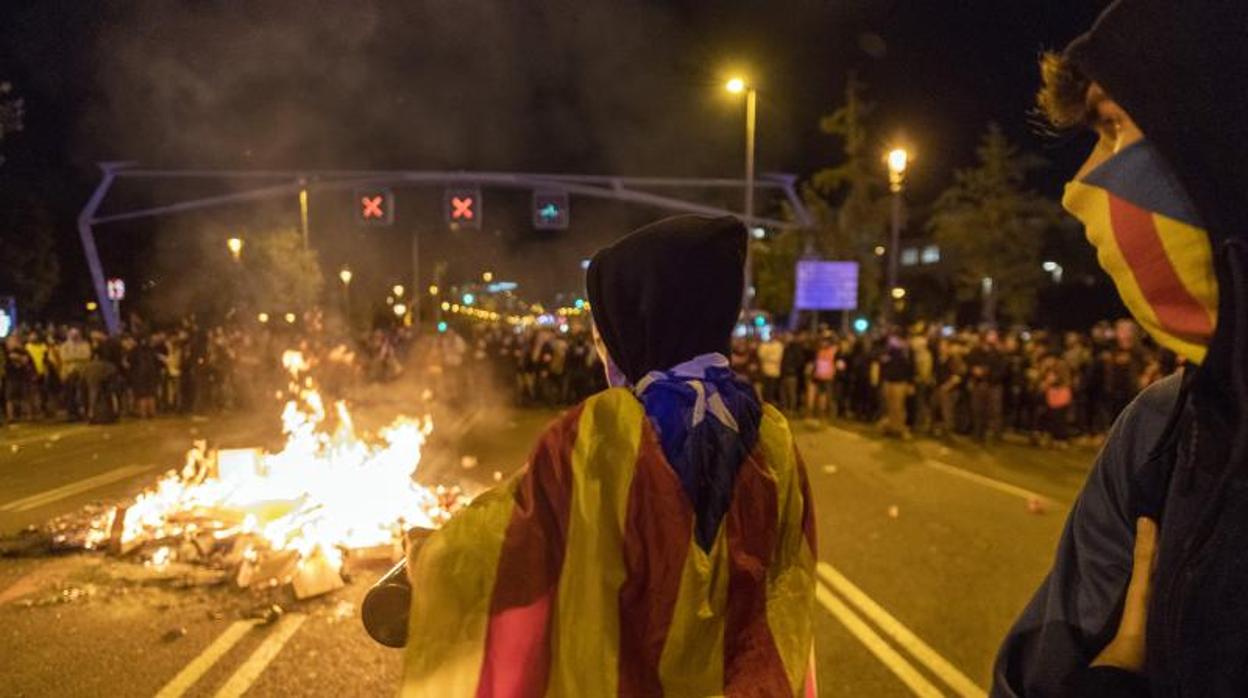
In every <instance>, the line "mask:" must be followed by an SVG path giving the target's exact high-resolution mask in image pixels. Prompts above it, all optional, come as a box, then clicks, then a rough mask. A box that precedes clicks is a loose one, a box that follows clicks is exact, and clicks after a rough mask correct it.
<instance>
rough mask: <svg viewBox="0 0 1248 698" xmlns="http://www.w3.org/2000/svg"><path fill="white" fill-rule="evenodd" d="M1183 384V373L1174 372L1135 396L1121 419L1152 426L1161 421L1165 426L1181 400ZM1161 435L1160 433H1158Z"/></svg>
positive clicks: (1139, 424) (1132, 423)
mask: <svg viewBox="0 0 1248 698" xmlns="http://www.w3.org/2000/svg"><path fill="white" fill-rule="evenodd" d="M1182 385H1183V374H1182V373H1173V374H1171V375H1169V376H1166V377H1165V378H1162V379H1161V380H1159V381H1157V382H1156V383H1153V384H1152V385H1150V386H1148V387H1147V388H1145V389H1144V390H1142V391H1140V394H1139V395H1137V396H1135V399H1134V400H1132V401H1131V403H1130V404H1129V405H1127V408H1126V409H1125V410H1123V413H1122V416H1121V417H1120V419H1121V420H1122V421H1127V422H1131V425H1132V426H1134V427H1137V428H1138V427H1140V426H1144V427H1151V426H1153V425H1154V424H1157V423H1160V424H1159V426H1165V423H1166V421H1167V420H1169V418H1170V414H1171V413H1172V412H1174V408H1175V405H1176V404H1177V403H1178V401H1179V392H1180V388H1181V387H1182ZM1158 435H1160V434H1158Z"/></svg>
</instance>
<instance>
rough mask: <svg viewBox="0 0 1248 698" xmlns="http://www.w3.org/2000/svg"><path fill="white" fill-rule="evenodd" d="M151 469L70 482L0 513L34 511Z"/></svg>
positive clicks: (138, 468) (124, 470) (145, 467)
mask: <svg viewBox="0 0 1248 698" xmlns="http://www.w3.org/2000/svg"><path fill="white" fill-rule="evenodd" d="M152 467H153V466H150V465H126V466H122V467H120V468H116V469H114V470H109V471H108V472H104V473H100V474H99V475H94V476H92V477H89V478H86V479H83V480H79V481H77V482H71V483H69V484H68V485H62V486H60V487H57V488H54V489H50V490H47V491H46V492H40V493H38V494H33V495H31V496H29V497H24V498H22V499H15V500H13V501H11V502H8V503H6V504H4V505H0V511H12V512H22V511H29V510H31V509H36V508H38V507H41V506H45V505H47V504H51V503H53V502H56V501H60V500H62V499H66V498H69V497H73V496H75V495H79V494H82V493H83V492H90V491H91V490H93V489H95V488H97V487H103V486H104V485H109V484H112V483H114V482H117V481H119V480H125V479H126V478H129V477H133V476H135V475H138V474H140V473H144V472H147V471H148V470H151V469H152Z"/></svg>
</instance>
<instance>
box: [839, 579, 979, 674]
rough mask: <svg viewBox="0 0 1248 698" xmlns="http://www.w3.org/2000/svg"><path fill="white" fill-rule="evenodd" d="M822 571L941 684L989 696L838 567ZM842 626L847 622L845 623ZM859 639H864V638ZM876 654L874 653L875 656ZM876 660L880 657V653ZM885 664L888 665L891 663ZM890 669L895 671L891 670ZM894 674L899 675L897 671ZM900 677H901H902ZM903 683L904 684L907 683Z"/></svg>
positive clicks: (862, 611)
mask: <svg viewBox="0 0 1248 698" xmlns="http://www.w3.org/2000/svg"><path fill="white" fill-rule="evenodd" d="M818 569H819V576H820V577H822V578H823V581H824V582H826V583H827V584H828V585H829V586H831V587H832V588H833V589H835V590H836V591H837V592H838V593H839V594H841V595H842V596H844V597H845V599H846V600H848V601H849V602H850V603H851V604H853V605H854V606H855V607H857V608H858V610H859V611H860V612H861V613H862V614H863V615H865V616H867V617H868V618H870V619H871V620H872V621H874V622H875V624H876V625H878V626H879V627H880V630H882V631H884V634H885V635H888V636H889V637H891V638H892V639H893V641H895V642H896V643H897V644H898V645H900V646H901V647H902V649H904V650H906V652H909V653H910V655H911V656H912V657H914V658H915V659H917V660H919V661H920V662H922V664H923V665H924V666H926V667H927V668H928V669H929V670H930V671H931V672H932V673H933V674H935V675H936V676H938V677H940V680H941V681H944V682H945V683H946V684H948V685H949V687H950V688H952V689H953V690H954V692H955V693H956V694H958V695H959V696H963V697H964V698H984V697H985V696H987V695H988V694H987V692H985V691H984V689H982V688H980V687H979V686H977V685H976V684H975V682H974V681H971V680H970V678H968V677H967V676H966V674H963V673H962V672H961V671H959V670H958V668H957V667H955V666H954V665H953V664H952V663H950V662H949V661H948V660H947V659H945V658H944V657H942V656H940V654H938V653H937V652H936V650H934V649H932V647H931V646H930V645H928V644H927V643H926V642H924V641H923V640H922V639H920V638H919V636H917V635H915V634H914V633H913V632H911V630H910V629H909V628H907V627H906V626H904V625H902V624H901V622H900V621H898V620H897V619H896V618H894V617H893V616H892V615H891V614H890V613H889V612H888V611H885V610H884V608H883V607H881V606H880V605H879V604H878V603H876V602H875V601H873V600H872V599H871V597H869V596H867V595H866V593H864V592H863V591H862V590H861V589H859V588H858V587H857V586H855V585H854V583H853V582H851V581H849V580H848V579H846V578H845V575H843V574H841V573H840V572H838V571H837V570H836V568H835V567H833V566H832V565H829V564H828V563H826V562H820V563H819V565H818ZM825 606H826V604H825ZM829 610H831V609H829ZM842 622H844V621H843V620H842ZM847 627H848V626H847ZM855 634H857V633H855ZM859 639H862V638H861V637H860V638H859ZM863 642H864V643H865V642H866V641H865V640H864V641H863ZM868 649H870V645H868ZM874 651H875V650H872V652H874ZM876 656H877V657H880V655H879V654H878V653H877V654H876ZM880 659H881V661H883V657H880ZM885 663H886V664H887V662H885ZM889 668H890V669H892V667H891V666H890V667H889ZM894 673H896V670H895V669H894ZM900 676H901V675H900V674H898V677H900ZM902 680H903V681H904V680H905V679H902ZM907 685H909V684H907ZM916 692H917V691H916Z"/></svg>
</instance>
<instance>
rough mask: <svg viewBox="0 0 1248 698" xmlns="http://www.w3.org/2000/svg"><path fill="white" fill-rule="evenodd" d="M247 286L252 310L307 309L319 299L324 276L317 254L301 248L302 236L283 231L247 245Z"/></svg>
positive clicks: (289, 230) (290, 230)
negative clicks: (260, 308)
mask: <svg viewBox="0 0 1248 698" xmlns="http://www.w3.org/2000/svg"><path fill="white" fill-rule="evenodd" d="M248 247H249V248H250V249H249V250H248V252H250V253H251V254H250V256H249V258H248V259H247V260H246V264H245V267H246V274H247V282H248V283H247V287H248V289H249V291H250V293H249V296H250V300H251V302H252V304H253V306H255V307H260V306H264V305H271V304H273V303H277V304H279V305H281V306H282V307H284V308H290V309H300V310H302V309H307V308H310V307H312V306H313V305H316V304H317V303H318V302H319V301H320V300H321V291H322V290H323V289H324V288H325V275H324V274H323V273H322V271H321V263H320V260H319V259H318V258H317V255H316V252H315V251H314V250H311V249H307V248H305V247H304V246H303V236H302V235H301V234H300V233H299V231H298V230H296V229H294V228H283V229H280V230H275V231H272V232H269V233H267V234H265V235H259V236H256V239H255V240H252V241H249V242H248Z"/></svg>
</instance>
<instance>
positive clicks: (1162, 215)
mask: <svg viewBox="0 0 1248 698" xmlns="http://www.w3.org/2000/svg"><path fill="white" fill-rule="evenodd" d="M1042 73H1043V76H1044V81H1045V86H1044V88H1043V89H1042V91H1041V93H1040V106H1041V107H1042V109H1043V110H1044V111H1045V112H1046V113H1047V115H1048V116H1049V119H1050V120H1051V121H1052V122H1053V123H1054V125H1056V126H1059V127H1070V126H1076V125H1088V126H1091V127H1092V128H1093V129H1094V130H1096V131H1097V132H1098V134H1099V135H1100V138H1099V141H1098V144H1097V146H1096V148H1095V150H1094V151H1093V154H1092V156H1091V157H1090V158H1089V160H1088V162H1087V163H1086V164H1085V165H1084V167H1083V168H1082V169H1081V170H1080V171H1079V173H1078V174H1077V175H1076V176H1075V180H1074V181H1073V182H1072V183H1071V184H1070V185H1068V187H1067V191H1066V196H1065V198H1064V201H1063V203H1064V204H1065V206H1066V208H1067V209H1068V210H1070V211H1071V212H1072V213H1073V214H1074V215H1075V216H1076V217H1078V218H1079V219H1080V220H1081V221H1082V222H1083V223H1084V225H1085V227H1086V228H1087V234H1088V239H1089V241H1090V242H1091V243H1092V244H1093V245H1094V246H1095V247H1096V249H1097V256H1098V259H1099V261H1100V263H1101V265H1102V266H1103V267H1104V268H1105V270H1106V271H1107V272H1108V273H1109V275H1110V276H1111V277H1112V278H1113V280H1114V282H1115V284H1116V286H1117V288H1118V290H1119V292H1120V294H1121V295H1122V297H1123V300H1124V301H1125V303H1126V305H1127V307H1128V308H1129V309H1130V310H1131V312H1132V314H1133V315H1134V316H1135V318H1136V319H1137V320H1138V321H1139V322H1140V323H1141V324H1142V325H1143V326H1144V327H1145V328H1146V329H1147V330H1148V331H1149V332H1150V333H1151V334H1152V336H1153V337H1154V338H1155V339H1156V340H1157V341H1158V343H1160V344H1161V345H1163V346H1165V347H1167V348H1169V349H1172V350H1173V351H1175V352H1176V353H1178V354H1179V355H1180V356H1183V357H1184V358H1186V359H1187V367H1186V368H1185V370H1184V371H1183V372H1182V373H1181V374H1176V375H1174V376H1172V377H1170V378H1167V379H1165V380H1162V381H1160V382H1158V383H1156V384H1154V385H1153V386H1151V387H1149V388H1148V389H1147V390H1145V391H1144V392H1143V393H1141V394H1140V395H1139V396H1138V397H1137V398H1136V399H1135V400H1134V401H1133V402H1132V403H1131V404H1130V405H1129V406H1128V407H1127V409H1126V410H1125V411H1124V412H1123V413H1122V414H1121V415H1120V416H1119V418H1118V420H1117V422H1116V423H1115V425H1114V427H1113V429H1112V430H1111V433H1110V435H1109V438H1108V440H1107V441H1106V443H1105V446H1104V448H1103V449H1102V451H1101V453H1100V455H1099V457H1098V459H1097V462H1096V465H1095V467H1094V468H1093V470H1092V472H1091V474H1090V475H1089V478H1088V481H1087V483H1086V484H1085V486H1084V489H1083V491H1082V493H1081V494H1080V495H1079V498H1078V500H1077V501H1076V502H1075V504H1074V506H1073V508H1072V510H1071V513H1070V516H1069V518H1068V520H1067V522H1066V528H1065V530H1064V532H1063V534H1062V537H1061V541H1060V542H1059V544H1058V548H1057V554H1056V559H1055V561H1054V563H1053V567H1052V569H1051V571H1050V573H1049V575H1048V576H1047V577H1046V578H1045V580H1044V582H1043V583H1042V585H1041V587H1040V589H1039V591H1038V592H1037V593H1036V595H1035V597H1034V598H1033V599H1032V601H1031V603H1030V604H1029V605H1028V606H1027V608H1026V609H1025V610H1024V611H1023V613H1022V616H1021V617H1020V618H1019V619H1018V621H1017V622H1016V624H1015V626H1014V627H1013V629H1012V630H1011V631H1010V633H1009V636H1008V637H1007V638H1006V640H1005V643H1004V645H1003V646H1002V648H1001V651H1000V653H999V655H998V658H997V663H996V667H995V671H994V685H993V690H992V694H993V695H994V696H998V697H1005V696H1059V695H1071V694H1080V695H1098V696H1109V695H1153V696H1179V695H1183V696H1245V695H1248V593H1245V592H1246V590H1248V555H1246V554H1245V553H1244V545H1245V541H1248V205H1245V201H1244V196H1243V193H1244V191H1245V190H1248V177H1245V174H1244V173H1245V171H1246V170H1245V169H1244V164H1245V163H1248V3H1244V2H1242V0H1196V1H1193V2H1177V1H1175V0H1118V1H1117V2H1114V3H1113V4H1112V5H1110V6H1109V7H1108V9H1107V10H1106V11H1105V12H1104V14H1102V16H1101V18H1100V19H1099V20H1098V21H1097V22H1096V24H1095V25H1094V26H1093V28H1092V30H1091V31H1090V32H1089V33H1087V34H1086V35H1084V36H1082V37H1080V38H1078V39H1076V40H1075V41H1074V42H1073V43H1072V44H1071V45H1070V46H1069V47H1068V48H1067V49H1066V50H1065V52H1063V54H1061V55H1050V56H1047V57H1045V59H1044V60H1043V61H1042Z"/></svg>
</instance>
